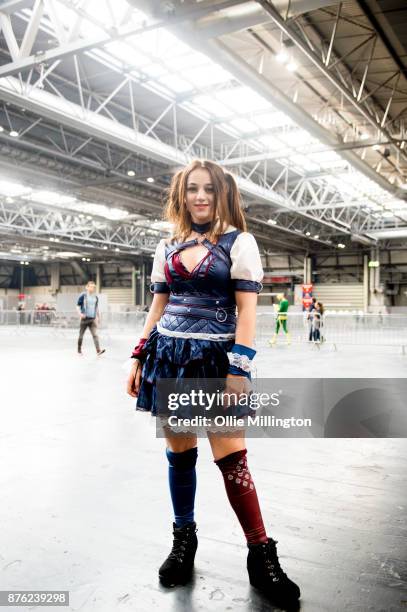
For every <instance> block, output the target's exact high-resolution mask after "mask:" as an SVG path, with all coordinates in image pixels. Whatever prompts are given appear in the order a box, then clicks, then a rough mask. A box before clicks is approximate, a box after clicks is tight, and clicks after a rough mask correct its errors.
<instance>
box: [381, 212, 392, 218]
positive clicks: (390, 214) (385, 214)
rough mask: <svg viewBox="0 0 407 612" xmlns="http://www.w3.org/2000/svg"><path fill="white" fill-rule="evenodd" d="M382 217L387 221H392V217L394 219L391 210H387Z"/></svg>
mask: <svg viewBox="0 0 407 612" xmlns="http://www.w3.org/2000/svg"><path fill="white" fill-rule="evenodd" d="M382 217H384V218H385V219H391V217H394V213H392V212H391V211H390V210H386V211H385V212H384V213H382Z"/></svg>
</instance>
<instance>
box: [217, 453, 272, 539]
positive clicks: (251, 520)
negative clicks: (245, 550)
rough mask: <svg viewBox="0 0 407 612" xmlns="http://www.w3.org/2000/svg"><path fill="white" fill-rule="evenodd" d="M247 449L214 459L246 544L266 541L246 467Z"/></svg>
mask: <svg viewBox="0 0 407 612" xmlns="http://www.w3.org/2000/svg"><path fill="white" fill-rule="evenodd" d="M246 454H247V450H246V449H245V448H244V449H243V450H240V451H237V452H236V453H231V454H230V455H226V457H222V459H218V461H215V463H216V465H217V466H218V468H219V469H220V471H221V472H222V474H223V480H224V481H225V487H226V493H227V495H228V498H229V501H230V504H231V506H232V508H233V510H234V511H235V512H236V516H237V518H238V519H239V522H240V524H241V526H242V529H243V531H244V534H245V536H246V539H247V543H248V544H259V543H260V542H265V543H266V542H267V541H268V540H267V535H266V530H265V529H264V523H263V519H262V516H261V511H260V506H259V500H258V499H257V493H256V489H255V487H254V483H253V480H252V477H251V475H250V472H249V468H248V467H247V459H246Z"/></svg>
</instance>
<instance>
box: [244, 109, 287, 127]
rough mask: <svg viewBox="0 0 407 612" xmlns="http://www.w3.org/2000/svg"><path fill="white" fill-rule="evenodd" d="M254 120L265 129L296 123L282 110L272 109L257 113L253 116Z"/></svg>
mask: <svg viewBox="0 0 407 612" xmlns="http://www.w3.org/2000/svg"><path fill="white" fill-rule="evenodd" d="M253 121H255V122H256V123H257V124H258V125H259V127H262V128H264V129H269V128H279V127H286V126H287V127H288V126H291V125H294V121H293V120H292V119H290V117H288V116H287V115H285V114H284V113H281V112H280V111H271V112H267V113H262V114H256V115H255V116H254V117H253Z"/></svg>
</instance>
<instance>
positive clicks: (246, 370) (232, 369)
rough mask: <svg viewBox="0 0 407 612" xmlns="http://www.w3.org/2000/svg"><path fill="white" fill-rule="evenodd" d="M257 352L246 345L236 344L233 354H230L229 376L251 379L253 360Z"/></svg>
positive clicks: (232, 350)
mask: <svg viewBox="0 0 407 612" xmlns="http://www.w3.org/2000/svg"><path fill="white" fill-rule="evenodd" d="M255 354H256V351H255V350H254V349H252V348H250V347H249V346H245V345H244V344H234V345H233V347H232V349H231V352H230V353H228V359H229V370H228V371H229V374H235V375H237V376H246V377H247V378H249V379H251V372H252V365H251V362H252V359H253V357H254V356H255Z"/></svg>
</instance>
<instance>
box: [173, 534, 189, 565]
mask: <svg viewBox="0 0 407 612" xmlns="http://www.w3.org/2000/svg"><path fill="white" fill-rule="evenodd" d="M191 533H193V532H192V531H189V530H188V531H184V533H179V532H177V531H174V542H173V545H172V549H171V552H170V554H169V558H170V559H175V560H176V561H178V563H183V561H184V555H185V551H186V546H187V544H188V536H190V535H191Z"/></svg>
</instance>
